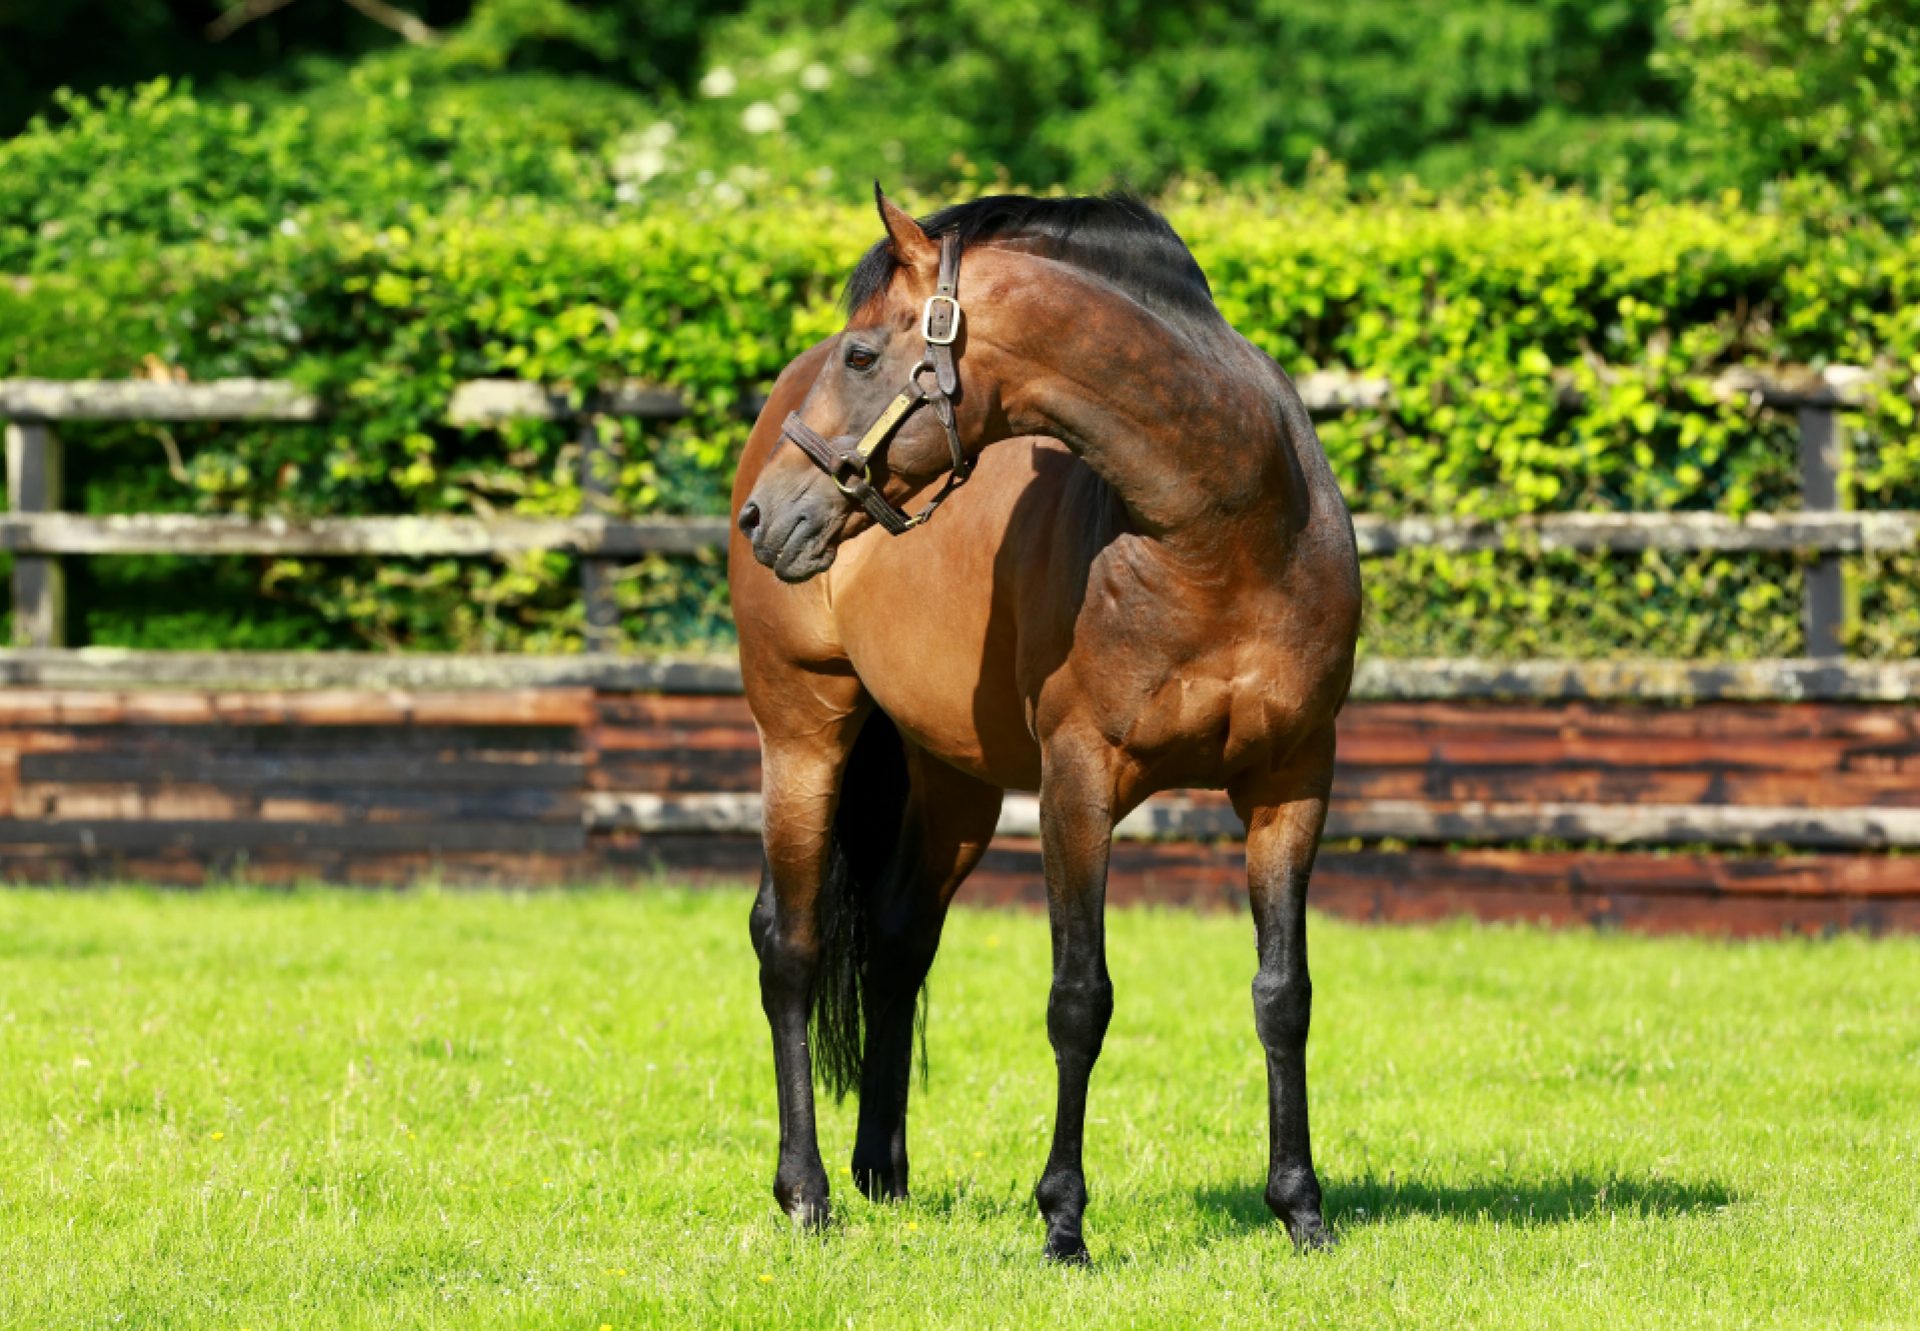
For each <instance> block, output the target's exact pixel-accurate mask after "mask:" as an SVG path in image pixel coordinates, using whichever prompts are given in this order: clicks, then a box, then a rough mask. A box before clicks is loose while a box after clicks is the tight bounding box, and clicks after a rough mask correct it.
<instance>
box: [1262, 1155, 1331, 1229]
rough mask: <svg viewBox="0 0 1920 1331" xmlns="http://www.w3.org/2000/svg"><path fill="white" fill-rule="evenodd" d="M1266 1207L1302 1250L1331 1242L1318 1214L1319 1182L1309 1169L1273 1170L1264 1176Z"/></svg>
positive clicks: (1319, 1213)
mask: <svg viewBox="0 0 1920 1331" xmlns="http://www.w3.org/2000/svg"><path fill="white" fill-rule="evenodd" d="M1267 1208H1268V1209H1269V1210H1271V1211H1272V1212H1273V1214H1274V1216H1275V1217H1276V1218H1277V1219H1278V1220H1279V1221H1280V1222H1281V1223H1282V1224H1284V1225H1285V1226H1286V1227H1287V1234H1288V1236H1289V1237H1291V1238H1292V1239H1293V1241H1294V1243H1295V1244H1297V1245H1298V1246H1300V1247H1302V1248H1321V1247H1325V1246H1326V1245H1327V1244H1329V1243H1331V1242H1332V1237H1331V1235H1330V1234H1329V1233H1328V1231H1327V1227H1326V1221H1325V1219H1324V1218H1323V1217H1322V1215H1321V1197H1320V1180H1319V1178H1318V1177H1317V1176H1316V1175H1315V1174H1314V1172H1313V1169H1312V1168H1311V1167H1304V1168H1302V1167H1294V1168H1288V1169H1276V1170H1275V1171H1273V1173H1271V1174H1270V1175H1268V1177H1267Z"/></svg>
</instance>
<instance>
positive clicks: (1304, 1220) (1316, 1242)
mask: <svg viewBox="0 0 1920 1331" xmlns="http://www.w3.org/2000/svg"><path fill="white" fill-rule="evenodd" d="M1285 1223H1286V1226H1287V1237H1288V1238H1290V1239H1292V1240H1293V1246H1294V1247H1295V1248H1297V1249H1299V1250H1300V1251H1301V1252H1319V1251H1321V1250H1322V1249H1325V1248H1331V1247H1332V1246H1333V1231H1332V1230H1330V1229H1328V1228H1327V1226H1326V1222H1325V1221H1323V1220H1322V1219H1321V1218H1320V1216H1319V1214H1318V1213H1316V1212H1309V1213H1307V1214H1306V1215H1303V1216H1298V1217H1292V1218H1289V1219H1288V1220H1287V1221H1286V1222H1285Z"/></svg>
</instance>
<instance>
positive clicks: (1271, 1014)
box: [1253, 970, 1313, 1049]
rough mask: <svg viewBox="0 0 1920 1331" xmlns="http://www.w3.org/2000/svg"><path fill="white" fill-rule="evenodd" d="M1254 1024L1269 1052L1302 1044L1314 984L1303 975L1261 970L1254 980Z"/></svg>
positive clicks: (1310, 1010)
mask: <svg viewBox="0 0 1920 1331" xmlns="http://www.w3.org/2000/svg"><path fill="white" fill-rule="evenodd" d="M1253 1021H1254V1027H1255V1029H1256V1030H1258V1031H1259V1032H1260V1043H1261V1044H1263V1045H1265V1046H1266V1047H1267V1048H1268V1049H1294V1048H1298V1047H1299V1046H1301V1045H1303V1044H1305V1043H1306V1040H1307V1028H1308V1026H1309V1025H1311V1024H1312V1021H1313V981H1312V980H1310V979H1308V978H1307V975H1306V973H1305V972H1301V973H1299V974H1289V973H1287V972H1283V971H1273V970H1262V971H1261V972H1260V973H1259V974H1258V975H1256V976H1254V977H1253Z"/></svg>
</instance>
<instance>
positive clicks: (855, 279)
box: [843, 191, 1220, 319]
mask: <svg viewBox="0 0 1920 1331" xmlns="http://www.w3.org/2000/svg"><path fill="white" fill-rule="evenodd" d="M920 225H921V227H922V229H924V230H925V231H926V233H927V234H928V235H929V236H932V237H934V238H936V239H937V238H939V237H941V236H944V235H947V234H948V233H949V232H951V233H953V234H955V235H957V236H959V237H960V249H961V253H962V254H963V255H964V254H965V252H966V250H967V248H968V247H969V246H970V245H973V244H975V243H976V242H987V241H1024V242H1028V243H1029V245H1030V247H1031V248H1032V249H1033V250H1034V251H1035V252H1036V253H1039V254H1043V255H1045V256H1046V257H1048V258H1050V259H1056V260H1058V261H1060V262H1062V263H1066V264H1071V265H1072V266H1073V267H1075V268H1078V269H1080V270H1082V271H1083V272H1086V273H1090V274H1092V275H1093V276H1095V277H1097V278H1100V279H1101V280H1102V281H1104V282H1106V283H1107V284H1108V285H1110V286H1113V287H1115V288H1117V289H1118V290H1120V291H1123V292H1125V293H1126V294H1127V295H1129V296H1131V297H1133V298H1134V299H1135V300H1137V301H1139V302H1140V303H1141V304H1143V305H1145V306H1146V307H1147V308H1148V309H1150V310H1153V311H1154V312H1155V313H1157V314H1160V315H1162V316H1163V317H1178V318H1193V317H1195V316H1199V317H1203V318H1204V317H1211V318H1213V319H1218V318H1219V317H1220V315H1219V311H1218V309H1216V308H1215V306H1214V303H1213V289H1212V288H1211V287H1209V286H1208V285H1207V277H1206V274H1205V273H1203V272H1201V271H1200V265H1199V264H1198V263H1197V262H1196V261H1195V260H1194V257H1193V251H1191V250H1189V249H1188V248H1187V243H1186V242H1185V241H1184V240H1182V239H1180V236H1179V233H1178V232H1176V231H1175V230H1174V229H1173V227H1172V226H1170V225H1168V223H1167V219H1166V218H1164V217H1162V216H1161V215H1160V214H1159V213H1158V212H1156V211H1154V209H1153V208H1152V207H1151V206H1150V205H1148V204H1147V203H1146V202H1145V201H1144V200H1143V199H1141V198H1140V197H1139V196H1137V195H1134V194H1128V193H1124V192H1119V191H1116V192H1114V193H1111V194H1089V195H1080V196H1077V197H1073V198H1056V199H1040V198H1035V197H1033V196H1032V195H1029V194H990V195H988V196H986V197H985V198H980V199H973V200H971V201H969V202H967V203H955V204H949V205H948V206H947V207H945V208H942V209H940V211H938V212H936V213H933V214H931V215H930V216H927V217H923V218H921V219H920ZM899 267H900V263H899V260H898V259H896V258H894V255H893V247H892V246H891V245H890V244H889V243H888V242H887V241H886V240H885V239H884V238H882V239H881V240H879V241H876V242H875V243H874V245H873V247H872V248H871V249H869V250H868V251H867V252H866V254H865V255H863V256H862V257H861V259H860V262H859V263H858V264H857V265H855V267H854V270H853V274H852V276H850V277H849V278H848V279H847V289H846V293H845V295H844V297H843V299H844V301H845V304H846V308H847V311H848V312H849V313H852V312H854V311H856V310H859V309H861V308H863V307H864V306H865V305H866V304H867V302H868V301H870V300H872V299H873V298H874V297H875V296H878V295H879V294H880V293H881V292H883V291H885V290H886V289H887V286H888V284H889V283H891V282H892V281H893V275H894V273H895V272H896V271H898V269H899ZM962 271H963V273H964V269H963V270H962Z"/></svg>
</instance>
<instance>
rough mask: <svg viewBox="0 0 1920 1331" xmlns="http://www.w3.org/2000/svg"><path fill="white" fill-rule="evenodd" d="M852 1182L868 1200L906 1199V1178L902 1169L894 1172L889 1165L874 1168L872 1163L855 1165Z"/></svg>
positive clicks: (890, 1200) (898, 1200)
mask: <svg viewBox="0 0 1920 1331" xmlns="http://www.w3.org/2000/svg"><path fill="white" fill-rule="evenodd" d="M853 1183H854V1186H855V1187H857V1188H859V1189H860V1191H861V1193H862V1195H864V1196H865V1197H866V1199H867V1200H868V1201H870V1202H904V1201H905V1200H907V1178H906V1172H905V1171H904V1170H902V1171H899V1172H897V1173H896V1172H895V1171H894V1170H893V1169H892V1168H891V1167H887V1168H878V1169H876V1168H875V1167H873V1166H872V1165H855V1166H854V1167H853Z"/></svg>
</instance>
